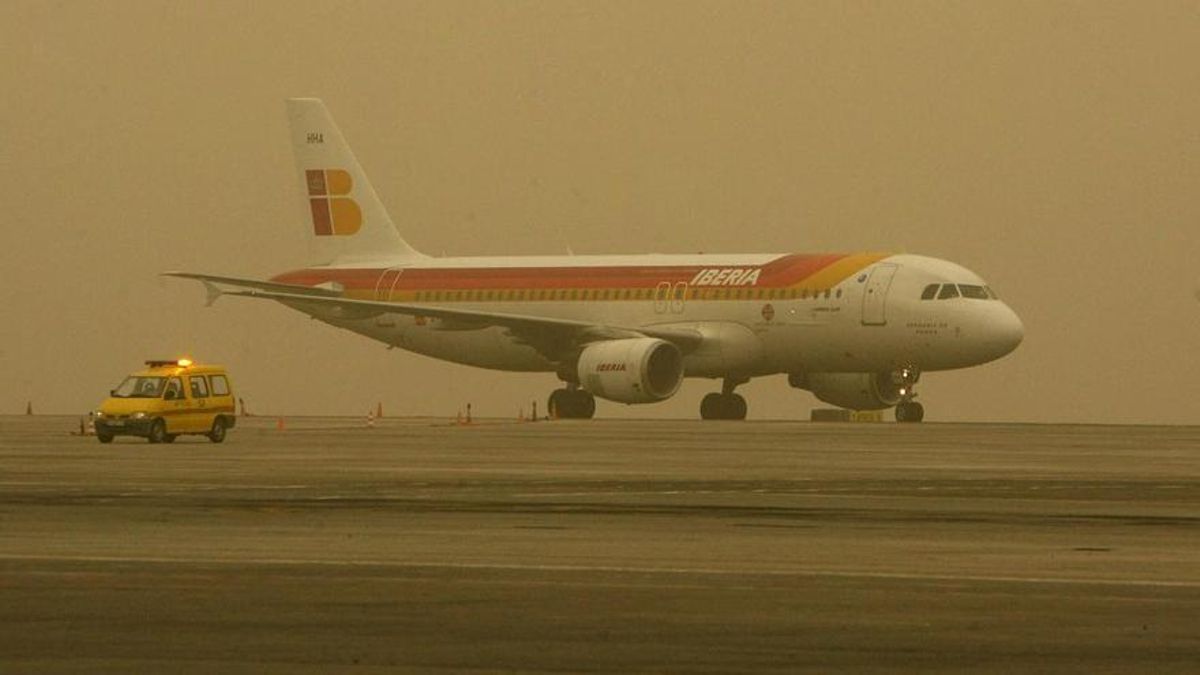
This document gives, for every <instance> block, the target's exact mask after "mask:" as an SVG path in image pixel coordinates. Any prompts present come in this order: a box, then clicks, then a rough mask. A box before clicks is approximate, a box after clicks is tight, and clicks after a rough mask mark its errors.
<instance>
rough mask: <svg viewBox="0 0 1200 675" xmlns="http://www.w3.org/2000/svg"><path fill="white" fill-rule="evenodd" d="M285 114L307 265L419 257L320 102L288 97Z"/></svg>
mask: <svg viewBox="0 0 1200 675" xmlns="http://www.w3.org/2000/svg"><path fill="white" fill-rule="evenodd" d="M287 110H288V122H289V126H290V127H291V136H292V139H291V140H292V149H293V150H294V151H295V154H296V168H297V170H298V171H299V173H300V178H301V181H302V183H303V187H304V201H305V208H304V211H305V213H306V215H307V216H308V217H307V218H305V229H306V231H307V232H308V235H309V236H308V241H309V258H310V259H309V262H310V263H311V264H316V265H330V264H342V263H355V262H360V263H361V262H372V261H379V262H383V263H389V262H392V261H394V262H397V263H400V264H403V262H404V260H405V259H407V258H413V259H416V258H423V257H425V256H424V255H422V254H421V253H419V252H417V251H416V250H415V249H414V248H413V247H412V246H409V245H408V242H406V241H404V238H403V237H401V236H400V232H399V230H397V229H396V225H395V224H394V223H393V222H392V219H391V218H390V217H389V216H388V213H387V211H386V210H385V209H384V207H383V203H382V202H380V201H379V197H378V196H377V195H376V194H375V189H374V188H373V187H371V182H370V181H369V180H367V175H366V173H364V172H363V170H362V167H361V166H359V164H358V160H356V159H355V158H354V153H353V152H352V151H351V150H350V146H349V145H348V144H347V143H346V139H345V138H343V137H342V132H341V131H340V130H339V129H338V127H337V125H336V124H335V123H334V121H333V117H331V116H330V115H329V111H328V110H327V109H326V108H325V104H324V103H322V102H321V100H320V99H316V98H290V99H288V101H287Z"/></svg>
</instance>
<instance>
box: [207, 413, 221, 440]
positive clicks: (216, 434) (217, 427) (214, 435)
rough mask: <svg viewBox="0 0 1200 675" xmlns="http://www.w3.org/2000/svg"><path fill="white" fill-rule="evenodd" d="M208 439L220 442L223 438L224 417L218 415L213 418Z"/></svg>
mask: <svg viewBox="0 0 1200 675" xmlns="http://www.w3.org/2000/svg"><path fill="white" fill-rule="evenodd" d="M208 440H210V441H212V442H213V443H220V442H221V441H223V440H225V418H223V417H218V418H217V419H215V420H213V426H212V431H210V432H208Z"/></svg>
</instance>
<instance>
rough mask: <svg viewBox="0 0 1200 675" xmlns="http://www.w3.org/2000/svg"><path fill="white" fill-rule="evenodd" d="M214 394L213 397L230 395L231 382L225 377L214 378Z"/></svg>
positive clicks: (214, 376)
mask: <svg viewBox="0 0 1200 675" xmlns="http://www.w3.org/2000/svg"><path fill="white" fill-rule="evenodd" d="M212 393H213V396H228V395H229V381H228V380H226V379H225V376H224V375H213V376H212Z"/></svg>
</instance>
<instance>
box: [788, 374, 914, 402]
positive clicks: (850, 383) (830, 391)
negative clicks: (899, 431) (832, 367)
mask: <svg viewBox="0 0 1200 675" xmlns="http://www.w3.org/2000/svg"><path fill="white" fill-rule="evenodd" d="M788 384H790V385H792V386H793V387H796V388H797V389H807V390H808V391H811V392H812V393H813V395H814V396H816V397H817V398H819V399H821V400H822V401H824V402H826V403H830V404H832V405H836V406H838V407H840V408H849V409H850V410H882V409H884V408H891V407H892V406H894V405H896V404H897V403H899V402H900V398H901V394H900V385H898V384H895V383H894V382H893V381H892V376H891V374H890V373H805V374H803V375H796V374H793V375H790V376H789V377H788Z"/></svg>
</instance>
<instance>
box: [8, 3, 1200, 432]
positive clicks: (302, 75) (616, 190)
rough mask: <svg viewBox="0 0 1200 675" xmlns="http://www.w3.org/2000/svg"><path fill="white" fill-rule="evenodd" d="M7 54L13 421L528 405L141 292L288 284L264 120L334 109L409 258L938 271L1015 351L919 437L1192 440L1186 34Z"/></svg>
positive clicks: (296, 240)
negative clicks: (300, 99) (1049, 429)
mask: <svg viewBox="0 0 1200 675" xmlns="http://www.w3.org/2000/svg"><path fill="white" fill-rule="evenodd" d="M0 54H2V57H0V85H2V90H3V95H2V96H0V150H2V154H0V200H2V203H3V205H4V211H5V214H6V215H5V218H4V221H3V226H2V227H3V234H4V237H3V246H2V247H0V293H2V294H3V297H2V298H0V307H3V318H2V320H0V383H2V384H3V387H0V412H3V413H10V412H11V413H16V412H23V411H24V408H25V402H26V400H28V399H32V400H33V401H34V405H35V407H36V408H37V409H38V411H40V412H62V413H82V412H84V411H86V410H88V409H89V408H91V407H93V406H95V405H96V404H97V403H98V402H99V400H100V399H101V398H102V397H103V395H104V393H105V392H106V391H107V390H108V389H109V388H110V387H112V386H114V385H115V384H116V383H117V382H118V381H119V380H120V379H121V377H122V376H123V375H124V374H125V373H126V372H127V371H130V370H132V369H134V368H136V367H138V366H139V364H140V363H141V361H142V360H143V359H146V358H151V357H164V356H172V355H176V354H190V355H193V356H195V357H196V358H198V359H202V360H206V361H216V362H221V363H225V364H227V365H228V366H229V367H230V368H231V369H232V371H233V373H234V376H235V383H236V385H237V386H238V388H239V392H238V393H240V394H241V395H242V396H244V397H245V398H246V399H247V400H248V402H249V403H250V404H251V406H252V408H253V409H256V410H257V411H258V412H260V413H277V412H287V413H337V414H345V413H348V414H358V413H365V412H366V410H367V409H368V408H370V407H373V406H374V405H375V403H376V402H379V401H381V402H382V403H383V405H384V408H385V412H386V413H406V414H445V415H453V414H454V413H455V411H456V409H457V408H459V407H460V406H462V405H463V404H465V403H466V402H467V401H471V402H473V403H474V404H475V410H476V411H477V413H479V414H494V415H512V416H514V417H515V415H516V412H517V408H518V407H519V406H521V405H526V406H527V405H528V401H530V400H532V399H535V398H536V399H538V400H539V401H541V402H542V403H543V404H544V401H545V398H546V395H547V394H548V393H549V392H550V391H551V390H552V389H553V388H554V387H555V386H556V380H555V378H554V377H553V376H552V375H549V374H546V375H514V374H506V373H499V372H492V371H485V370H476V369H471V368H467V367H465V366H457V365H453V364H447V363H442V362H438V361H433V360H431V359H427V358H425V357H421V356H416V355H412V354H408V353H406V352H402V351H399V350H396V351H387V350H386V349H385V347H384V346H383V345H381V344H379V343H376V342H372V341H370V340H367V339H365V338H362V337H358V336H356V335H353V334H351V333H348V332H343V331H339V330H336V329H334V328H332V327H329V326H326V325H324V324H320V323H318V322H315V321H312V320H310V319H308V318H307V317H305V316H304V315H301V314H298V313H295V312H292V311H290V310H288V309H286V308H284V307H282V306H279V305H275V304H273V303H265V302H261V301H251V300H240V299H237V298H227V299H224V300H222V301H220V302H219V303H217V305H216V306H215V307H213V308H210V309H205V308H204V307H203V297H204V295H203V291H202V289H201V288H200V287H199V285H198V284H195V283H184V282H182V281H177V280H160V279H159V278H158V277H157V273H158V272H159V271H162V270H168V269H187V270H193V271H209V272H216V273H229V274H234V275H239V276H252V277H266V276H270V275H272V274H275V273H277V272H280V271H284V270H287V269H292V268H295V267H299V266H301V265H302V264H303V261H304V253H305V247H304V241H303V238H302V235H303V232H304V231H305V229H306V228H307V227H308V225H307V224H306V223H307V220H306V218H307V216H306V215H305V211H304V210H303V202H302V201H301V197H300V189H299V183H298V179H297V178H296V176H295V173H294V171H295V170H294V167H293V163H292V156H291V149H290V147H289V146H288V141H287V138H288V136H287V127H286V120H285V116H284V104H283V99H284V98H286V97H289V96H319V97H321V98H323V99H325V101H326V104H327V105H328V106H329V108H330V110H331V111H332V113H333V115H334V117H335V118H336V119H337V121H338V123H339V124H340V126H341V127H342V130H343V132H344V133H345V135H346V136H347V138H348V140H349V141H350V143H351V144H352V146H353V147H354V149H355V151H356V152H357V154H358V157H359V159H360V160H361V162H362V164H363V165H364V167H365V168H366V170H367V172H368V174H369V175H370V176H371V178H372V180H373V182H374V184H375V187H376V188H377V190H378V191H379V193H380V196H381V197H382V199H383V201H384V202H385V204H386V205H387V206H388V208H389V210H390V211H391V214H392V216H393V218H394V219H395V220H396V221H397V222H398V223H399V224H401V227H402V230H403V234H404V235H405V236H406V237H407V238H408V239H409V241H410V242H411V243H412V244H413V245H414V246H416V247H417V248H419V249H422V250H424V251H426V252H428V253H431V254H435V255H440V254H443V253H445V254H449V255H454V254H483V255H488V254H495V255H509V254H517V253H560V252H563V251H564V249H565V244H564V240H565V241H567V242H569V244H570V246H571V247H572V248H573V249H574V250H575V251H576V252H577V253H636V252H648V251H663V252H695V251H705V252H730V253H734V252H786V251H854V250H896V251H908V252H915V253H923V254H928V255H933V256H938V257H944V258H948V259H951V260H954V261H956V262H959V263H961V264H964V265H966V266H967V267H969V268H971V269H973V270H975V271H976V272H978V273H980V274H981V275H983V276H984V277H985V278H986V279H988V280H989V281H990V283H991V284H992V286H993V287H995V288H996V289H997V290H998V291H999V292H1000V293H1001V295H1002V297H1004V299H1005V300H1006V301H1007V302H1008V303H1009V304H1010V305H1012V307H1013V308H1014V309H1015V310H1016V311H1017V312H1018V314H1020V315H1021V317H1022V319H1023V320H1024V321H1025V325H1026V339H1025V342H1024V344H1023V345H1022V346H1021V347H1020V348H1019V349H1018V350H1017V351H1016V352H1015V353H1014V354H1012V355H1011V356H1009V357H1007V358H1005V359H1003V360H1001V361H999V362H997V363H994V364H991V365H988V366H984V367H980V368H974V369H969V370H964V371H956V372H952V373H932V374H928V375H927V376H926V377H924V378H923V379H922V382H921V392H922V401H923V402H924V403H925V405H926V408H927V410H928V417H927V418H928V419H930V420H1010V421H1060V420H1062V421H1081V422H1177V423H1200V303H1198V302H1197V298H1196V296H1195V293H1196V289H1197V287H1200V265H1198V264H1197V261H1198V260H1200V4H1198V3H1196V2H1186V3H1184V2H1178V3H1175V2H1149V3H1148V2H1092V1H1089V2H1072V3H1066V2H1061V3H1054V2H1043V1H1037V2H960V3H949V2H938V3H927V2H886V3H885V2H867V3H853V2H828V3H825V2H781V3H762V2H753V3H751V2H726V3H701V2H682V3H677V2H644V1H642V2H629V3H622V2H594V3H572V2H546V3H525V2H501V3H484V2H463V3H451V2H429V3H399V2H359V3H341V2H330V1H329V0H325V1H323V2H313V3H297V2H279V3H269V2H246V3H163V4H159V3H136V2H114V3H87V2H58V3H50V2H15V1H13V0H6V2H4V3H2V4H0ZM714 387H715V383H712V382H709V381H700V380H689V381H688V383H687V384H685V385H684V387H683V389H682V390H681V391H680V393H679V395H677V396H676V397H675V398H674V399H673V400H671V401H669V402H667V403H664V404H659V405H654V406H639V407H626V406H622V405H619V404H612V403H606V402H600V405H599V408H598V415H599V416H604V417H613V416H622V415H634V416H671V417H694V416H696V414H697V412H696V411H697V406H698V403H699V399H700V397H701V396H702V395H703V394H704V393H705V392H707V391H710V390H712V389H713V388H714ZM741 391H742V393H743V394H745V395H746V397H747V398H748V399H749V402H750V415H751V417H772V418H779V417H791V418H801V417H807V414H808V410H809V408H810V407H812V406H813V405H815V400H814V399H813V398H812V396H811V395H809V394H808V393H806V392H801V391H796V390H792V389H789V388H788V387H787V384H786V381H785V379H784V378H782V377H774V378H766V379H762V380H756V381H754V382H753V383H751V384H750V385H748V386H745V387H743V388H742V390H741Z"/></svg>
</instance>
